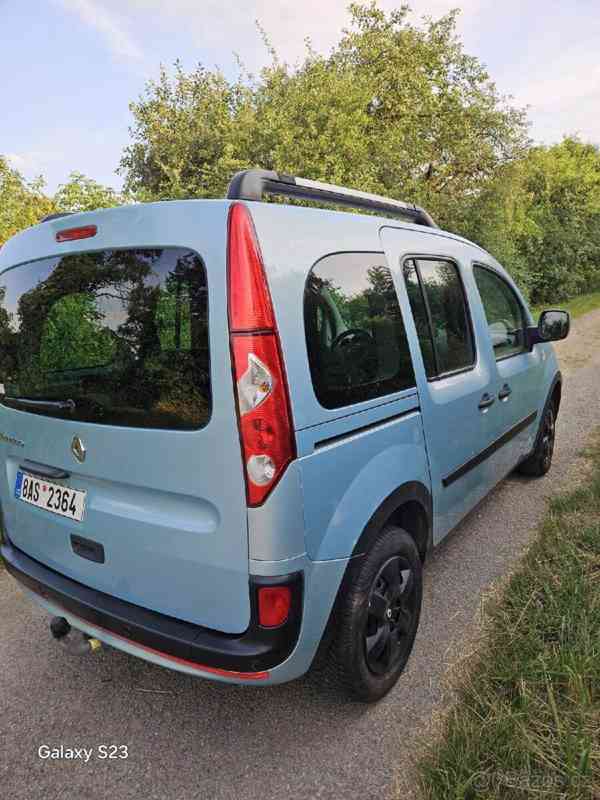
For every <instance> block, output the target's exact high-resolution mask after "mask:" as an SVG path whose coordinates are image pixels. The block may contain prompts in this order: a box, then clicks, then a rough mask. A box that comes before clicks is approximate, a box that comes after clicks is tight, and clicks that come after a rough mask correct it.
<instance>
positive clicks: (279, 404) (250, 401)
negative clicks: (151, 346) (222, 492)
mask: <svg viewBox="0 0 600 800" xmlns="http://www.w3.org/2000/svg"><path fill="white" fill-rule="evenodd" d="M228 269H229V276H228V277H229V331H230V343H231V356H232V362H233V374H234V379H235V384H236V401H237V409H238V415H239V426H240V439H241V443H242V455H243V459H244V466H245V473H246V492H247V497H248V505H250V506H258V505H260V504H261V503H263V502H264V500H265V499H266V497H267V496H268V494H269V492H270V491H271V490H272V489H273V487H274V486H275V484H276V483H277V481H278V480H279V479H280V478H281V476H282V475H283V472H284V470H285V468H286V467H287V465H288V464H289V463H290V461H291V460H292V459H293V458H294V456H295V448H294V438H293V428H292V416H291V412H290V402H289V395H288V390H287V383H286V378H285V371H284V367H283V359H282V356H281V347H280V343H279V336H278V334H277V330H276V327H275V317H274V314H273V306H272V304H271V297H270V294H269V288H268V285H267V280H266V276H265V271H264V268H263V263H262V258H261V255H260V251H259V248H258V243H257V240H256V235H255V233H254V226H253V225H252V220H251V218H250V214H249V212H248V210H247V208H246V207H245V206H244V205H242V204H240V203H235V204H234V205H232V206H231V209H230V212H229V240H228Z"/></svg>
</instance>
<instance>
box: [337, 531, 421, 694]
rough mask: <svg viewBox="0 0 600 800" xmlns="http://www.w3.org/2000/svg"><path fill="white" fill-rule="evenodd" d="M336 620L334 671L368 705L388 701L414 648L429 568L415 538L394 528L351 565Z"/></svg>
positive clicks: (339, 600) (340, 598)
mask: <svg viewBox="0 0 600 800" xmlns="http://www.w3.org/2000/svg"><path fill="white" fill-rule="evenodd" d="M349 569H350V572H349V573H348V575H347V576H346V578H345V581H344V584H343V588H342V593H341V595H340V597H339V598H338V602H337V606H336V611H335V613H334V617H333V619H332V622H333V625H334V630H333V632H332V642H331V646H330V648H329V650H328V653H327V655H326V661H327V667H328V668H329V669H328V671H329V672H330V673H331V672H333V673H334V675H335V678H336V681H338V682H339V683H340V684H341V685H342V686H343V687H344V688H345V689H346V690H347V691H348V692H349V693H350V694H351V695H353V696H354V697H356V698H358V699H360V700H363V701H365V702H374V701H376V700H379V699H380V698H382V697H383V696H384V695H385V694H387V692H389V691H390V689H391V688H392V687H393V686H394V684H395V683H396V681H397V680H398V678H399V677H400V675H401V674H402V672H403V670H404V668H405V666H406V662H407V661H408V658H409V656H410V653H411V651H412V648H413V644H414V640H415V635H416V633H417V627H418V625H419V616H420V613H421V601H422V594H423V565H422V562H421V557H420V556H419V551H418V550H417V547H416V545H415V543H414V540H413V539H412V537H411V536H410V535H409V534H408V533H407V532H406V531H405V530H403V529H402V528H397V527H395V526H388V527H386V528H384V529H383V530H382V532H381V534H380V535H379V536H378V538H377V539H376V540H375V542H374V544H373V546H372V547H371V549H370V551H369V552H368V553H367V554H366V555H364V556H363V557H362V558H359V559H357V560H356V561H355V562H354V563H352V564H351V565H350V568H349Z"/></svg>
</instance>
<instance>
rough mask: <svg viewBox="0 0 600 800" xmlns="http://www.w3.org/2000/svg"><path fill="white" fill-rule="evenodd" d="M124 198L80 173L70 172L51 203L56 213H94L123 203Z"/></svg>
mask: <svg viewBox="0 0 600 800" xmlns="http://www.w3.org/2000/svg"><path fill="white" fill-rule="evenodd" d="M124 200H125V198H124V197H123V196H122V195H120V194H118V192H116V191H115V190H114V189H111V188H110V187H108V186H102V184H101V183H97V182H96V181H95V180H92V178H86V176H85V175H82V174H81V172H72V173H71V174H70V175H69V180H68V181H67V183H63V184H61V185H60V186H59V187H58V190H57V192H56V194H55V195H54V198H53V202H54V206H55V208H56V210H57V211H94V210H95V209H96V208H110V207H112V206H118V205H120V204H121V203H123V202H124Z"/></svg>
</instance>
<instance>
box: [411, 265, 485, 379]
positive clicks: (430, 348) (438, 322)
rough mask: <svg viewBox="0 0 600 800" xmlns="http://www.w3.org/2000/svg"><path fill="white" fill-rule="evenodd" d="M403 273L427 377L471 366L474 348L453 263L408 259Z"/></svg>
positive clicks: (461, 289)
mask: <svg viewBox="0 0 600 800" xmlns="http://www.w3.org/2000/svg"><path fill="white" fill-rule="evenodd" d="M404 276H405V280H406V287H407V291H408V296H409V300H410V304H411V309H412V312H413V317H414V319H415V325H416V327H417V334H418V337H419V343H420V345H421V351H422V353H423V361H424V362H425V371H426V373H427V376H428V377H429V378H431V377H434V376H435V375H443V374H444V373H448V372H456V371H457V370H461V369H466V368H468V367H471V366H472V365H473V364H474V363H475V350H474V347H473V337H472V335H471V325H470V322H469V315H468V312H467V306H466V301H465V295H464V292H463V287H462V282H461V279H460V275H459V274H458V270H457V268H456V266H455V265H454V264H453V263H452V262H450V261H442V260H439V259H411V260H409V261H407V262H406V263H405V265H404Z"/></svg>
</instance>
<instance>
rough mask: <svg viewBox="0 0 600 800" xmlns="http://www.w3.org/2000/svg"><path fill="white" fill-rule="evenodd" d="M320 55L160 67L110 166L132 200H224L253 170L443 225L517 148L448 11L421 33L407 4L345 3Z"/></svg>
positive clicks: (522, 127)
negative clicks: (347, 19) (337, 35)
mask: <svg viewBox="0 0 600 800" xmlns="http://www.w3.org/2000/svg"><path fill="white" fill-rule="evenodd" d="M350 13H351V27H350V29H349V30H347V31H344V32H343V35H342V38H341V40H340V42H339V44H338V45H337V47H335V48H334V50H333V52H332V53H331V55H329V56H327V57H325V56H321V55H318V54H316V53H315V52H313V51H312V50H311V49H310V48H309V49H308V51H307V53H306V57H305V59H304V61H303V62H302V63H301V64H300V65H299V66H297V67H290V66H289V65H287V64H285V63H282V62H280V61H279V60H278V59H277V57H276V55H275V54H274V52H273V51H272V50H271V54H272V63H271V64H270V65H269V66H268V67H266V68H265V69H264V70H262V71H261V73H260V75H259V76H258V77H257V78H253V77H252V76H247V75H242V76H241V77H240V78H239V79H238V80H237V81H231V82H230V81H227V80H226V79H225V77H224V76H223V75H222V74H221V73H220V72H218V71H210V70H207V69H206V68H204V67H202V66H199V67H198V68H197V69H196V70H194V71H192V72H191V73H189V74H186V73H185V72H184V71H183V69H182V67H181V65H180V64H176V65H175V73H174V76H173V78H172V79H171V78H169V76H168V74H167V72H166V71H165V70H164V69H163V70H162V71H161V73H160V76H159V79H158V81H156V82H154V81H151V82H150V83H149V84H148V85H147V88H146V92H145V94H144V96H143V97H142V98H140V100H139V101H138V102H135V103H132V105H131V110H132V113H133V117H134V124H133V127H132V130H131V133H132V138H133V143H132V145H131V146H129V147H128V148H126V150H125V153H124V156H123V159H122V161H121V171H122V172H123V174H124V175H125V177H126V186H127V187H128V188H129V189H130V190H131V191H133V192H136V193H139V194H141V195H142V196H144V197H149V198H159V197H183V196H196V197H205V196H211V197H214V196H219V195H222V194H223V192H224V190H225V187H226V185H227V181H228V180H229V178H230V177H231V174H232V172H234V171H235V170H237V169H241V168H244V167H250V166H255V165H260V166H263V167H266V168H273V169H278V170H282V171H285V172H292V173H297V174H304V175H310V176H311V177H313V178H321V179H325V180H328V181H330V182H339V183H344V184H346V185H349V186H360V187H361V188H364V189H368V190H371V191H378V192H384V193H386V194H389V195H392V196H394V197H403V198H408V199H411V200H415V201H417V202H419V201H420V202H426V203H427V205H428V206H430V207H432V209H433V211H434V212H435V213H437V214H438V216H440V218H441V219H442V221H444V222H445V221H448V220H451V217H452V211H453V209H454V207H455V206H456V205H457V204H460V201H461V198H464V197H465V196H468V194H469V193H472V192H473V191H475V190H477V189H478V188H479V187H480V186H481V185H482V184H484V183H485V182H486V181H487V180H488V179H489V178H490V177H491V176H493V175H494V174H495V171H496V170H497V169H498V168H499V166H500V165H501V164H504V163H507V162H509V161H510V160H512V159H514V158H515V157H517V156H518V155H520V154H521V153H522V152H523V150H524V148H525V147H526V145H527V135H526V122H525V116H524V112H522V111H520V110H517V109H514V108H512V107H511V106H510V105H508V104H507V103H506V101H505V100H504V99H503V98H502V97H501V96H500V95H499V94H498V92H497V90H496V88H495V87H494V84H493V83H492V82H491V80H490V78H489V76H488V74H487V72H486V71H485V69H484V68H483V66H482V65H481V64H480V63H479V61H478V60H477V59H475V58H473V57H471V56H468V55H466V54H465V53H464V51H463V49H462V45H461V43H460V41H459V40H458V39H457V37H456V33H455V24H456V15H455V13H451V14H449V15H447V16H445V17H442V18H441V19H439V20H437V21H428V22H426V24H425V26H424V27H423V28H420V27H417V26H415V25H414V24H412V23H411V22H410V20H409V16H408V14H409V12H408V9H407V8H406V7H402V8H400V9H398V10H396V11H393V12H391V13H390V14H386V13H384V12H383V11H381V10H380V9H378V8H377V6H376V5H375V4H371V5H360V4H353V5H351V6H350Z"/></svg>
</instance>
